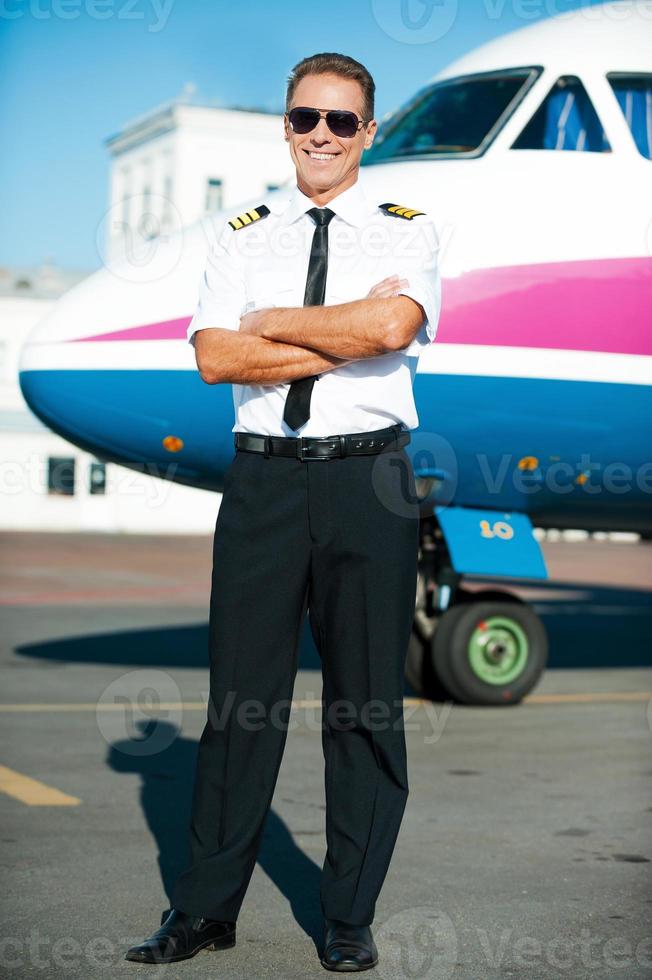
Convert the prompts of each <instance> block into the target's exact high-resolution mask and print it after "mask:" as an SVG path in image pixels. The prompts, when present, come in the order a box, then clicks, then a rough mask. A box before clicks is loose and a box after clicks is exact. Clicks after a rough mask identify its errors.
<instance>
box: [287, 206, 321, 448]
mask: <svg viewBox="0 0 652 980" xmlns="http://www.w3.org/2000/svg"><path fill="white" fill-rule="evenodd" d="M306 213H307V214H309V215H310V217H311V218H312V219H313V221H314V222H315V225H316V226H317V227H316V228H315V232H314V234H313V236H312V247H311V249H310V262H309V263H308V276H307V278H306V292H305V295H304V297H303V305H304V306H323V305H324V296H325V295H326V273H327V272H328V222H329V221H330V220H331V218H332V217H334V212H333V211H331V210H330V208H311V209H310V211H308V212H306ZM316 377H317V375H316V374H313V375H311V376H310V377H308V378H298V379H297V380H296V381H293V382H292V384H291V385H290V389H289V391H288V393H287V398H286V399H285V408H284V409H283V421H284V422H287V424H288V425H289V426H290V428H292V429H294V430H295V432H296V430H297V429H299V428H300V426H302V425H305V423H306V422H307V421H308V419H309V418H310V395H311V393H312V386H313V385H314V383H315V378H316Z"/></svg>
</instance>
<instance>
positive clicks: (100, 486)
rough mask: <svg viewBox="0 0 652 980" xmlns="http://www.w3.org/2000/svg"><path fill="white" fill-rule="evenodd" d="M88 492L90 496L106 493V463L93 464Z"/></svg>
mask: <svg viewBox="0 0 652 980" xmlns="http://www.w3.org/2000/svg"><path fill="white" fill-rule="evenodd" d="M88 492H89V493H90V494H97V493H102V494H103V493H106V464H105V463H91V465H90V469H89V471H88Z"/></svg>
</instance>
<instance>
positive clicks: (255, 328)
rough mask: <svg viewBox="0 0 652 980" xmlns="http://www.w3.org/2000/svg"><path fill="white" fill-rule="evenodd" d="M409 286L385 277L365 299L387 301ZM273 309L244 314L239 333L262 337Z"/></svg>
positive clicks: (393, 278)
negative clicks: (266, 318)
mask: <svg viewBox="0 0 652 980" xmlns="http://www.w3.org/2000/svg"><path fill="white" fill-rule="evenodd" d="M409 285H410V283H409V282H408V280H407V279H401V278H400V276H397V275H394V276H387V278H386V279H381V281H380V282H378V283H376V285H375V286H372V287H371V289H370V290H369V292H368V293H367V295H366V297H365V298H366V299H387V298H388V297H390V296H398V295H399V292H400V291H401V289H405V288H406V287H407V286H409ZM274 308H275V307H269V309H262V310H253V311H252V312H251V313H245V315H244V316H243V317H241V318H240V327H239V329H240V333H247V334H251V335H252V336H254V337H262V336H264V326H265V317H266V316H267V314H268V313H269V312H270V310H271V309H274Z"/></svg>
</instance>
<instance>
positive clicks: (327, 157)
mask: <svg viewBox="0 0 652 980" xmlns="http://www.w3.org/2000/svg"><path fill="white" fill-rule="evenodd" d="M335 155H336V154H335V153H313V152H312V151H311V153H310V159H311V160H332V159H333V157H334V156H335Z"/></svg>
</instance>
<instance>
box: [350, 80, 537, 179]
mask: <svg viewBox="0 0 652 980" xmlns="http://www.w3.org/2000/svg"><path fill="white" fill-rule="evenodd" d="M541 71H542V69H541V68H540V67H534V66H530V67H526V68H513V69H509V70H506V71H495V72H482V73H479V74H477V75H464V76H460V77H459V78H452V79H446V80H445V81H441V82H436V83H435V84H434V85H430V86H428V87H427V88H425V89H422V91H421V92H419V93H417V95H416V96H415V97H414V99H412V101H411V102H409V103H408V104H407V105H406V106H404V107H403V108H402V109H400V110H398V112H396V113H394V114H393V115H392V116H390V118H389V119H387V121H386V122H384V123H383V124H381V126H380V127H379V129H378V133H377V134H376V139H375V140H374V144H373V146H372V147H371V148H370V149H369V150H367V152H366V153H365V155H364V157H363V162H364V164H365V165H366V164H372V163H380V162H381V161H385V160H396V159H401V160H403V159H406V158H408V157H439V156H479V155H480V154H481V153H484V151H485V150H486V149H487V147H488V146H489V144H490V143H491V142H492V140H493V139H494V137H495V136H496V134H497V133H498V132H499V130H500V129H501V128H502V126H503V124H504V123H505V122H506V120H507V119H508V117H509V116H510V115H511V113H512V112H513V111H514V109H515V108H516V106H517V105H518V103H519V102H520V101H521V99H522V98H523V96H524V95H525V93H526V92H527V91H528V89H529V88H530V86H531V85H532V84H533V83H534V82H535V80H536V79H537V77H538V75H539V74H540V72H541Z"/></svg>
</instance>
